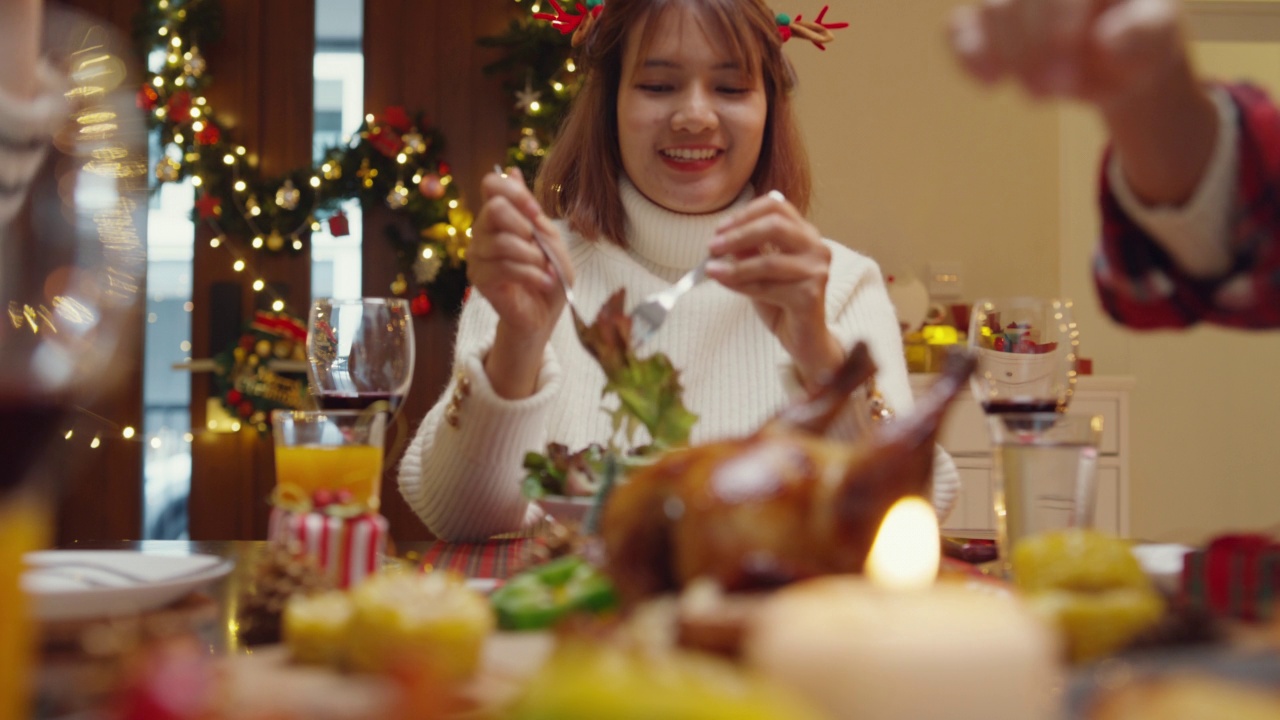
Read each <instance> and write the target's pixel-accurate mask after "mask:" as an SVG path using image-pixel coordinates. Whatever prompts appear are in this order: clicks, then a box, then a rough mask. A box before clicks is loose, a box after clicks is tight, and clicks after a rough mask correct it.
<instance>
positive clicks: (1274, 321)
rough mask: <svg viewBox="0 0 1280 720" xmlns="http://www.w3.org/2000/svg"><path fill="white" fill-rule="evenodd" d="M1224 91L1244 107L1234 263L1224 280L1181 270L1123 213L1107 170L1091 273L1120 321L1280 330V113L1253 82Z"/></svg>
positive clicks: (1234, 221) (1233, 221)
mask: <svg viewBox="0 0 1280 720" xmlns="http://www.w3.org/2000/svg"><path fill="white" fill-rule="evenodd" d="M1225 89H1226V90H1227V91H1228V93H1229V94H1230V95H1231V99H1232V101H1233V102H1234V103H1235V104H1236V105H1237V106H1238V108H1239V123H1240V128H1239V129H1240V133H1239V135H1240V140H1239V145H1238V147H1237V152H1238V154H1239V158H1240V174H1239V177H1238V178H1237V179H1236V185H1237V188H1236V193H1235V200H1234V203H1233V207H1232V209H1231V237H1230V238H1229V242H1230V247H1231V249H1232V251H1233V254H1234V258H1235V259H1234V262H1233V263H1232V266H1231V268H1230V269H1229V270H1228V271H1227V272H1226V273H1225V274H1224V275H1223V276H1222V277H1219V278H1213V279H1203V278H1194V277H1190V276H1188V275H1187V274H1186V273H1184V272H1182V270H1181V269H1180V268H1179V267H1178V266H1177V265H1176V264H1175V263H1174V262H1173V260H1172V258H1171V257H1170V256H1169V254H1168V253H1167V252H1165V250H1164V249H1163V248H1162V247H1161V245H1160V244H1159V243H1158V242H1156V241H1155V240H1154V239H1153V238H1152V237H1151V236H1150V235H1149V234H1147V232H1146V231H1145V230H1143V229H1142V228H1141V227H1139V226H1138V225H1137V223H1135V222H1134V221H1133V220H1132V219H1131V218H1130V217H1129V216H1127V215H1126V214H1125V213H1124V211H1123V210H1122V209H1121V207H1120V204H1119V202H1118V201H1117V200H1116V197H1115V195H1114V193H1113V192H1112V190H1111V188H1110V186H1109V184H1108V181H1107V177H1106V173H1105V172H1103V174H1102V198H1101V203H1102V223H1103V224H1102V243H1101V246H1100V247H1099V250H1098V253H1097V255H1096V256H1095V257H1094V268H1093V271H1094V280H1095V282H1096V284H1097V287H1098V294H1099V296H1100V298H1101V300H1102V305H1103V307H1104V308H1106V310H1107V312H1108V313H1110V314H1111V316H1112V317H1113V318H1115V320H1116V321H1117V322H1120V323H1122V324H1124V325H1128V326H1130V327H1134V328H1141V329H1151V328H1179V327H1187V326H1190V325H1194V324H1195V323H1198V322H1209V323H1214V324H1218V325H1224V326H1228V327H1237V328H1277V327H1280V199H1278V198H1277V197H1276V185H1277V181H1280V110H1277V108H1276V106H1275V105H1274V104H1273V103H1272V102H1271V100H1270V99H1269V98H1268V97H1267V96H1266V94H1265V93H1264V92H1263V91H1261V90H1260V89H1258V88H1256V87H1253V86H1250V85H1227V86H1225ZM1109 154H1110V151H1108V155H1109ZM1108 159H1109V158H1108ZM1105 166H1106V165H1105V162H1104V165H1103V167H1104V168H1105Z"/></svg>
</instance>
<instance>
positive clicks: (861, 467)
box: [600, 344, 973, 603]
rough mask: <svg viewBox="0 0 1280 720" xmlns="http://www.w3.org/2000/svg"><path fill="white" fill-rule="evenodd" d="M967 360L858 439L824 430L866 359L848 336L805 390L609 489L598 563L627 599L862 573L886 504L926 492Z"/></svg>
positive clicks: (870, 370) (868, 367)
mask: <svg viewBox="0 0 1280 720" xmlns="http://www.w3.org/2000/svg"><path fill="white" fill-rule="evenodd" d="M972 370H973V361H972V359H971V358H970V356H969V355H968V354H967V353H964V352H956V353H954V354H953V355H952V356H951V357H950V358H949V360H948V362H947V365H946V368H945V369H944V371H943V372H942V373H941V375H940V376H939V378H938V380H937V381H936V382H935V383H934V384H933V386H932V388H931V389H930V390H929V392H928V393H927V394H926V395H925V396H924V397H922V398H921V399H920V401H919V402H918V403H917V404H916V407H915V409H914V410H913V411H912V412H911V413H909V414H905V415H900V416H899V417H898V418H897V419H896V420H895V421H893V422H892V423H888V424H886V425H883V426H879V427H877V428H876V429H875V430H874V431H873V432H870V433H868V434H867V435H866V436H865V437H863V438H862V439H861V440H859V441H858V442H856V443H841V442H834V441H831V440H828V439H826V438H825V437H823V432H824V430H825V429H826V428H827V426H828V425H830V423H831V422H832V421H833V420H834V418H835V417H836V416H837V414H838V412H839V411H840V409H841V408H842V407H843V406H844V404H845V403H846V401H847V400H848V399H849V397H850V395H851V394H852V393H853V391H854V390H855V389H857V388H858V387H859V386H860V385H863V384H864V383H866V382H867V380H868V379H869V378H871V376H872V375H873V374H874V372H875V365H874V363H873V361H872V360H871V357H870V354H869V352H868V351H867V349H866V347H865V346H864V345H861V344H860V345H858V347H857V348H855V350H854V351H853V353H851V354H850V356H849V359H848V360H847V361H846V362H845V363H844V365H843V366H842V367H841V368H840V370H839V371H838V372H837V373H836V374H835V375H834V376H833V377H832V378H831V380H830V381H829V382H828V383H826V384H825V385H824V386H823V387H822V388H820V389H819V390H818V391H817V392H815V393H813V394H812V395H811V396H810V397H809V398H808V399H807V400H806V401H804V402H801V403H798V404H796V405H793V406H791V407H788V408H786V409H785V410H783V411H782V412H781V413H779V414H778V415H777V416H776V417H774V418H773V419H771V420H770V421H769V422H768V423H766V424H765V425H764V427H762V428H761V429H760V430H759V431H757V432H755V433H754V434H752V435H751V436H749V437H745V438H741V439H733V440H725V441H720V442H713V443H708V444H705V445H698V446H695V447H690V448H685V449H681V450H675V451H671V452H669V453H667V454H665V455H663V456H662V457H661V458H659V459H658V460H657V461H655V462H654V463H653V464H651V465H648V466H646V467H643V468H641V469H639V470H637V471H635V472H633V473H632V474H631V476H630V477H629V478H628V479H627V481H626V482H625V483H622V484H620V485H619V486H618V487H617V488H616V489H615V490H614V491H613V493H612V496H611V497H610V498H609V499H608V502H607V503H606V505H605V507H604V515H603V517H602V520H601V523H600V529H601V536H602V539H603V542H604V553H605V567H606V570H607V571H608V573H609V575H610V576H611V577H612V578H613V580H614V582H615V584H616V586H617V589H618V591H619V593H620V595H621V597H622V598H623V600H624V601H625V602H627V603H634V602H637V601H639V600H641V599H643V598H645V597H649V596H652V595H656V594H660V593H665V592H668V591H678V590H680V589H682V588H684V587H686V586H687V585H688V584H689V583H691V582H692V581H694V580H695V579H699V578H709V579H710V580H714V581H715V582H716V583H718V584H719V586H720V587H721V588H723V589H724V590H726V591H730V592H733V591H749V590H763V589H768V588H772V587H777V586H779V585H783V584H787V583H790V582H794V581H796V580H801V579H804V578H807V577H812V576H815V575H823V574H828V573H857V572H861V570H862V566H863V562H864V560H865V559H866V555H867V551H868V550H869V549H870V546H871V543H872V540H873V539H874V537H875V533H876V531H877V529H878V528H879V525H880V521H881V520H882V518H883V517H884V514H885V512H887V511H888V509H889V507H890V506H891V505H892V504H893V503H894V502H895V501H897V500H898V499H899V498H901V497H903V496H906V495H912V494H915V495H924V496H928V494H929V492H930V489H931V487H930V486H931V480H932V472H933V452H934V440H935V437H936V436H937V432H938V428H939V425H940V423H941V420H942V417H943V414H944V412H945V410H946V408H947V406H948V405H949V404H950V401H951V400H952V399H953V398H954V397H955V395H956V393H958V392H959V391H960V390H961V388H963V387H964V385H965V383H966V381H967V378H968V376H969V374H970V373H971V372H972Z"/></svg>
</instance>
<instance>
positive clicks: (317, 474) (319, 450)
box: [271, 410, 387, 512]
mask: <svg viewBox="0 0 1280 720" xmlns="http://www.w3.org/2000/svg"><path fill="white" fill-rule="evenodd" d="M271 424H272V434H273V435H274V437H275V456H276V498H277V500H280V499H283V498H289V499H292V500H293V501H295V502H297V501H303V500H305V501H306V503H308V504H310V506H311V507H314V508H317V509H324V508H325V507H327V506H329V505H333V504H338V505H343V506H347V507H349V508H351V509H352V510H355V511H360V512H377V511H378V506H379V504H380V500H379V498H380V496H381V490H382V453H383V440H384V438H385V436H386V428H387V414H386V413H385V412H371V411H368V410H277V411H275V412H274V413H272V415H271ZM344 509H345V508H344Z"/></svg>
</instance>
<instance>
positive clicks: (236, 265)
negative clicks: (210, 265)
mask: <svg viewBox="0 0 1280 720" xmlns="http://www.w3.org/2000/svg"><path fill="white" fill-rule="evenodd" d="M231 269H232V270H235V271H236V272H244V261H243V260H236V261H235V262H233V263H231Z"/></svg>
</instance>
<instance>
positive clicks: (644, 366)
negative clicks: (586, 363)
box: [574, 290, 698, 450]
mask: <svg viewBox="0 0 1280 720" xmlns="http://www.w3.org/2000/svg"><path fill="white" fill-rule="evenodd" d="M625 297H626V291H625V290H618V291H617V292H615V293H614V294H613V295H611V296H610V297H609V299H608V300H606V301H605V303H604V305H603V306H602V307H601V308H600V312H599V313H598V314H597V315H596V319H595V322H593V323H592V324H591V325H587V324H585V323H584V322H583V321H582V319H581V318H579V317H578V316H577V315H576V314H575V315H574V324H575V325H576V326H577V330H578V338H579V339H580V340H582V344H583V346H584V347H586V349H587V352H589V353H591V355H592V357H594V358H595V359H596V362H598V363H600V368H601V369H603V370H604V374H605V378H606V383H605V386H604V391H603V395H604V396H608V395H610V394H613V395H616V396H617V398H618V407H617V408H616V409H614V410H613V411H612V412H611V415H612V417H613V428H614V431H615V432H617V431H618V430H622V431H623V432H624V433H625V434H626V436H627V437H628V438H634V437H635V432H636V430H637V429H639V428H640V427H643V428H645V429H646V430H648V431H649V437H650V439H651V442H652V443H653V446H654V447H653V449H655V450H665V449H667V448H672V447H679V446H681V445H686V444H688V442H689V433H690V431H691V430H692V429H693V424H694V423H695V422H697V421H698V416H697V415H695V414H693V413H692V412H690V411H689V409H688V408H686V407H685V405H684V387H683V386H682V385H681V384H680V371H679V370H676V368H675V366H674V365H672V364H671V359H670V358H668V357H667V356H666V355H664V354H662V353H655V354H653V355H650V356H648V357H646V358H643V359H641V358H640V357H638V356H637V354H636V351H635V348H633V347H632V345H631V317H630V316H629V315H627V313H626V310H625V309H624V307H623V305H624V301H625Z"/></svg>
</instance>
